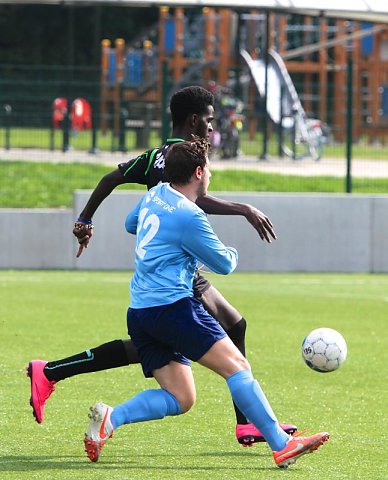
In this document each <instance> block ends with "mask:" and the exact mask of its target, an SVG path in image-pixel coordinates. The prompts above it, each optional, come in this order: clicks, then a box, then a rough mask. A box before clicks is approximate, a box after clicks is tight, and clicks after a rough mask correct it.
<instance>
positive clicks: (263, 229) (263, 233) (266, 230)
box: [245, 205, 277, 243]
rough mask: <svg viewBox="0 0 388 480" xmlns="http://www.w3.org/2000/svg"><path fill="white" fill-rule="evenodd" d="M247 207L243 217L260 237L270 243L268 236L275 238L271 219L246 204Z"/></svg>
mask: <svg viewBox="0 0 388 480" xmlns="http://www.w3.org/2000/svg"><path fill="white" fill-rule="evenodd" d="M247 207H248V209H247V212H246V214H245V218H246V219H247V220H248V222H249V223H250V224H251V225H252V226H253V228H254V229H255V230H256V231H257V233H258V234H259V235H260V238H261V239H262V240H265V241H267V242H268V243H272V240H271V238H270V237H272V238H273V239H274V240H276V238H277V237H276V234H275V231H274V229H273V225H272V222H271V220H270V219H269V218H268V217H267V216H266V215H265V214H264V213H263V212H261V211H260V210H258V209H257V208H255V207H252V205H247Z"/></svg>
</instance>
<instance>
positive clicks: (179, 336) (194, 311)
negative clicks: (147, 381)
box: [127, 297, 226, 377]
mask: <svg viewBox="0 0 388 480" xmlns="http://www.w3.org/2000/svg"><path fill="white" fill-rule="evenodd" d="M127 325H128V333H129V335H130V337H131V339H132V341H133V343H134V344H135V346H136V349H137V352H138V354H139V357H140V362H141V365H142V367H143V372H144V375H145V376H146V377H151V376H152V371H153V370H155V369H157V368H162V367H164V366H165V365H168V364H169V363H170V362H171V361H172V360H174V361H175V362H179V363H182V364H184V365H190V362H189V360H188V359H190V360H193V361H197V360H199V359H200V358H201V357H202V356H203V355H204V354H205V353H206V352H207V351H208V350H209V349H210V348H211V347H212V346H213V344H214V343H215V342H217V341H218V340H221V339H222V338H224V337H226V333H225V331H224V329H223V328H222V327H221V326H220V324H219V323H218V322H217V320H215V319H214V318H213V317H212V316H211V315H209V313H207V311H206V310H205V309H204V308H203V305H202V303H201V302H200V301H199V300H197V299H196V298H191V297H187V298H182V299H181V300H178V301H177V302H175V303H172V304H170V305H162V306H160V307H150V308H139V309H134V308H128V313H127Z"/></svg>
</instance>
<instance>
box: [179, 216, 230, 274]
mask: <svg viewBox="0 0 388 480" xmlns="http://www.w3.org/2000/svg"><path fill="white" fill-rule="evenodd" d="M182 248H183V249H184V250H186V251H187V252H188V253H190V254H191V255H193V257H195V258H196V259H197V260H199V261H200V262H202V263H203V264H204V265H206V266H207V267H208V268H210V270H212V271H213V272H215V273H219V274H221V275H227V274H228V273H231V272H233V270H234V269H235V268H236V266H237V262H238V252H237V250H236V249H235V248H233V247H226V246H225V245H224V244H223V243H222V242H221V240H220V239H219V238H218V237H217V235H216V234H215V233H214V231H213V229H212V227H211V225H210V223H209V221H208V220H207V218H206V215H205V214H204V213H200V212H198V213H196V214H195V215H194V217H193V219H192V220H191V221H190V222H189V223H188V225H187V226H186V229H185V231H184V233H183V236H182Z"/></svg>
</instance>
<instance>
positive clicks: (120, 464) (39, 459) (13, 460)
mask: <svg viewBox="0 0 388 480" xmlns="http://www.w3.org/2000/svg"><path fill="white" fill-rule="evenodd" d="M248 455H250V456H252V455H253V454H250V453H249V454H248ZM243 456H245V457H246V456H247V453H245V452H238V453H237V452H222V451H221V452H219V451H214V452H209V451H207V452H200V453H197V454H188V455H186V454H185V455H184V457H185V458H191V461H189V462H188V463H191V462H192V461H193V459H196V460H194V461H199V462H200V459H201V458H202V457H203V458H205V457H230V458H236V457H243ZM253 456H254V457H268V454H267V455H265V454H254V455H253ZM149 457H153V458H154V459H156V458H158V457H164V458H166V457H171V455H169V454H162V455H160V454H158V455H152V454H149V455H147V454H146V455H140V456H139V455H137V456H136V458H135V459H134V458H131V457H129V456H125V455H114V456H113V457H112V458H111V459H109V457H108V455H107V456H104V458H103V459H101V460H100V461H99V462H98V463H91V462H89V461H88V460H87V459H86V458H84V457H82V458H81V457H80V458H78V457H75V456H74V455H61V456H57V455H4V456H1V455H0V472H27V471H30V472H31V471H47V470H58V471H60V470H84V471H85V470H89V469H96V468H97V469H98V470H149V471H154V470H159V471H169V470H176V471H179V470H182V471H184V470H186V471H188V470H191V471H223V470H224V471H228V470H229V471H233V470H251V469H252V468H254V469H255V470H263V471H265V470H273V469H274V465H272V466H265V467H264V466H260V465H258V464H257V463H254V464H252V466H243V465H237V464H236V465H235V464H233V463H232V464H230V465H227V466H223V465H214V466H208V465H200V464H199V465H187V464H186V465H182V466H178V465H176V464H173V463H174V462H172V465H171V466H170V465H155V466H152V465H149V464H148V463H147V461H146V464H144V462H142V461H141V459H142V458H143V459H145V460H146V459H147V458H149ZM171 459H172V457H171ZM252 460H253V461H254V458H252Z"/></svg>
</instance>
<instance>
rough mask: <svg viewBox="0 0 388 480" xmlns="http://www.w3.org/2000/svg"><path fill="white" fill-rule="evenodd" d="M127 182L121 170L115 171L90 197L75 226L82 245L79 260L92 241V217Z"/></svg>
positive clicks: (104, 179)
mask: <svg viewBox="0 0 388 480" xmlns="http://www.w3.org/2000/svg"><path fill="white" fill-rule="evenodd" d="M127 182H128V180H127V179H126V177H124V175H123V174H122V173H121V172H120V170H119V169H116V170H113V172H110V173H108V174H107V175H105V176H104V177H103V178H102V179H101V180H100V182H99V183H98V185H97V187H96V188H95V189H94V191H93V192H92V194H91V195H90V197H89V200H88V201H87V203H86V205H85V208H84V209H83V210H82V212H81V214H80V216H79V218H78V220H77V221H76V222H75V224H74V229H73V234H74V236H75V237H76V238H77V240H78V243H79V245H80V246H79V249H78V252H77V255H76V256H77V258H78V257H79V256H80V255H81V254H82V252H83V250H84V248H87V247H88V244H89V242H90V239H91V238H92V235H93V224H92V217H93V215H94V213H95V212H96V210H97V208H98V207H99V206H100V205H101V203H102V202H103V201H104V200H105V198H106V197H107V196H108V195H110V194H111V193H112V191H113V190H114V189H115V188H116V187H117V186H118V185H121V184H123V183H127Z"/></svg>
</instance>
